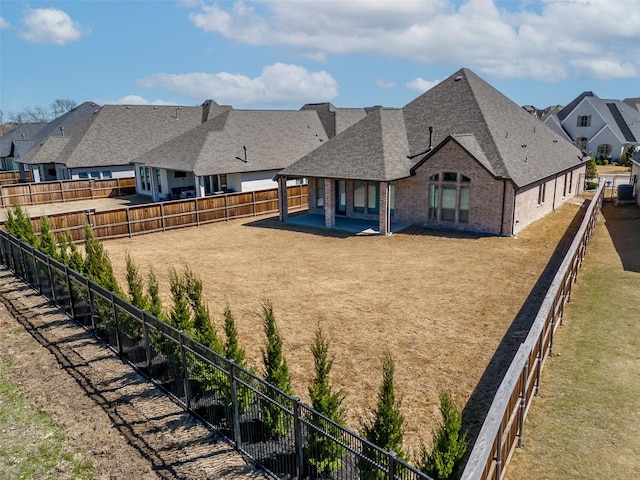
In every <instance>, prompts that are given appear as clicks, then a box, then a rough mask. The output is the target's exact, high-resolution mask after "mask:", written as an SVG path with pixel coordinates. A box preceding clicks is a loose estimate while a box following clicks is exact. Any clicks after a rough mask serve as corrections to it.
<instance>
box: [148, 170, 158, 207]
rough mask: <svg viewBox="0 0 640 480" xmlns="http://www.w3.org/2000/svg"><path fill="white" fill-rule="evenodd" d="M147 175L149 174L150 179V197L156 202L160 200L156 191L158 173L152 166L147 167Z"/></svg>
mask: <svg viewBox="0 0 640 480" xmlns="http://www.w3.org/2000/svg"><path fill="white" fill-rule="evenodd" d="M149 170H150V171H149V175H150V177H151V178H150V179H149V180H151V199H152V200H153V201H154V202H157V201H159V200H160V193H159V192H158V173H157V170H158V169H157V168H153V167H149Z"/></svg>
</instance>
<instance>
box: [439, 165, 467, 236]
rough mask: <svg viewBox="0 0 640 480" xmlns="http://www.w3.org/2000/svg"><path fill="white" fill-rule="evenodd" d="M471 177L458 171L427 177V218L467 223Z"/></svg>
mask: <svg viewBox="0 0 640 480" xmlns="http://www.w3.org/2000/svg"><path fill="white" fill-rule="evenodd" d="M470 183H471V178H469V177H467V176H466V175H463V174H461V173H458V172H442V173H436V174H435V175H432V176H431V177H429V220H432V221H442V222H454V223H469V205H470V197H471V187H470V185H469V184H470Z"/></svg>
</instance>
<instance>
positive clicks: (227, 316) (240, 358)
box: [224, 302, 247, 368]
mask: <svg viewBox="0 0 640 480" xmlns="http://www.w3.org/2000/svg"><path fill="white" fill-rule="evenodd" d="M224 334H225V336H226V337H227V340H226V342H225V344H224V356H225V358H228V359H231V360H233V361H234V362H235V364H236V365H237V366H239V367H242V368H245V367H246V366H247V360H246V358H245V356H246V353H245V351H244V349H243V348H241V347H240V344H239V342H238V329H237V327H236V321H235V319H234V318H233V314H232V313H231V307H230V306H229V302H227V303H226V305H225V307H224Z"/></svg>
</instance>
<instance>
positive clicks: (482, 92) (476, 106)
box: [402, 68, 581, 187]
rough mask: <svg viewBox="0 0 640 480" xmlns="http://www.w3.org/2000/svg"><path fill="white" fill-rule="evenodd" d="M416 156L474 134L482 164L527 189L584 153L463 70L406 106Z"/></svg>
mask: <svg viewBox="0 0 640 480" xmlns="http://www.w3.org/2000/svg"><path fill="white" fill-rule="evenodd" d="M402 110H403V111H404V112H405V123H406V125H407V136H408V138H409V145H410V148H411V152H412V154H415V153H416V152H419V151H420V150H424V149H425V147H428V132H427V128H426V127H427V126H433V129H434V131H433V143H434V144H438V143H440V142H442V141H443V140H444V138H446V137H447V136H449V135H453V136H456V135H460V134H471V135H473V138H474V139H475V142H477V144H478V146H479V147H480V149H481V150H482V152H483V158H482V161H481V163H483V164H484V165H485V167H486V168H487V169H488V170H489V171H490V172H492V174H493V175H495V176H496V177H501V178H510V179H511V180H512V181H513V182H514V183H515V185H517V186H518V187H523V186H525V185H528V184H531V183H534V182H536V181H538V180H541V179H543V178H546V177H548V176H551V175H553V174H555V173H557V172H559V171H564V170H566V169H569V168H572V167H574V166H575V165H577V164H579V163H580V161H581V155H580V151H579V150H578V149H577V148H576V147H575V146H573V145H572V144H570V143H569V142H567V141H566V140H565V139H564V138H563V137H562V136H560V135H558V134H557V133H556V132H554V131H552V130H551V129H550V128H548V127H547V126H545V125H544V124H543V123H541V122H540V121H539V120H538V119H536V118H535V117H533V116H532V115H530V114H529V113H527V112H526V111H525V110H524V109H522V108H521V107H520V106H518V105H517V104H515V103H514V102H512V101H511V100H510V99H509V98H507V97H506V96H505V95H503V94H502V93H500V92H499V91H498V90H496V89H495V88H493V87H492V86H491V85H489V84H488V83H487V82H485V81H484V80H482V79H481V78H480V77H478V76H477V75H475V74H474V73H473V72H471V71H470V70H468V69H464V68H463V69H461V70H459V71H458V72H456V73H454V74H453V75H451V76H450V77H449V78H447V79H445V80H443V81H442V82H441V83H440V84H438V85H436V86H435V87H433V88H432V89H431V90H429V91H427V92H425V93H424V94H423V95H421V96H420V97H418V98H417V99H415V100H414V101H412V102H410V103H409V104H407V105H406V106H405V107H403V109H402ZM479 161H480V159H479Z"/></svg>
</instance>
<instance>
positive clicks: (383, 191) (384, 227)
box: [378, 182, 391, 235]
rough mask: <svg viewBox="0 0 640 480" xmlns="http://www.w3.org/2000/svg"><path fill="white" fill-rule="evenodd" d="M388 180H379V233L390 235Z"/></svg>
mask: <svg viewBox="0 0 640 480" xmlns="http://www.w3.org/2000/svg"><path fill="white" fill-rule="evenodd" d="M389 193H390V192H389V182H380V203H379V205H378V211H379V212H380V213H379V219H380V235H391V212H390V211H389Z"/></svg>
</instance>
